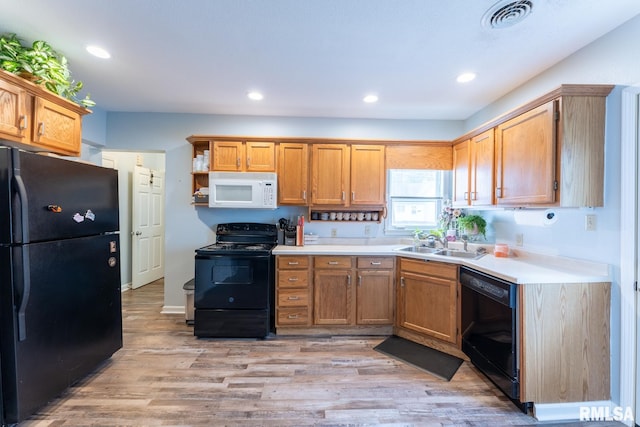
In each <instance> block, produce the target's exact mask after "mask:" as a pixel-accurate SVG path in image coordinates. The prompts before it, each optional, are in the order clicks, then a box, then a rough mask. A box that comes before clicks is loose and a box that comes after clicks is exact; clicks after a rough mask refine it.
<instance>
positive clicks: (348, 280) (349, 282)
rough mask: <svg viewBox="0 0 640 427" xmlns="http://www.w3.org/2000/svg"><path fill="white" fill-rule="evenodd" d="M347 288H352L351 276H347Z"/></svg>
mask: <svg viewBox="0 0 640 427" xmlns="http://www.w3.org/2000/svg"><path fill="white" fill-rule="evenodd" d="M347 286H351V275H350V274H347Z"/></svg>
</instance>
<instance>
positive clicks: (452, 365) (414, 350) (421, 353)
mask: <svg viewBox="0 0 640 427" xmlns="http://www.w3.org/2000/svg"><path fill="white" fill-rule="evenodd" d="M373 349H374V350H376V351H378V352H380V353H383V354H386V355H387V356H390V357H393V358H394V359H398V360H400V361H402V362H405V363H408V364H409V365H412V366H415V367H416V368H418V369H422V370H423V371H426V372H428V373H430V374H433V375H435V376H436V377H439V378H442V379H444V380H447V381H449V380H451V378H452V377H453V375H454V374H455V373H456V371H457V370H458V368H459V367H460V364H461V363H462V359H459V358H457V357H455V356H451V355H450V354H446V353H443V352H441V351H438V350H434V349H432V348H429V347H425V346H423V345H421V344H418V343H415V342H413V341H409V340H406V339H404V338H400V337H397V336H395V335H393V336H390V337H389V338H387V339H386V340H384V341H382V342H381V343H380V344H378V345H377V346H375V347H374V348H373Z"/></svg>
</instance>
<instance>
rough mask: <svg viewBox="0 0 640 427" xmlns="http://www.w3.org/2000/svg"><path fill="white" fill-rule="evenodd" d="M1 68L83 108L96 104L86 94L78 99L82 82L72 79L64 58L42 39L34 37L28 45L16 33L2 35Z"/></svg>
mask: <svg viewBox="0 0 640 427" xmlns="http://www.w3.org/2000/svg"><path fill="white" fill-rule="evenodd" d="M0 68H2V69H3V70H5V71H8V72H10V73H13V74H16V75H18V76H20V77H22V78H24V79H26V80H30V81H32V82H33V83H35V84H38V85H42V86H43V87H45V88H46V89H47V90H49V91H50V92H53V93H55V94H57V95H60V96H62V97H63V98H66V99H68V100H70V101H73V102H75V103H76V104H79V105H81V106H83V107H85V108H88V107H93V106H95V105H96V103H95V102H93V100H91V99H90V97H89V95H87V96H85V98H83V99H79V98H78V92H80V90H81V89H82V86H83V84H82V82H80V81H78V82H77V81H75V80H73V78H72V77H71V71H70V70H69V64H68V62H67V58H66V57H65V56H64V55H62V54H60V53H58V52H56V51H55V50H54V49H53V48H52V47H51V45H50V44H49V43H47V42H45V41H42V40H36V41H34V42H33V44H32V45H31V46H25V45H23V44H22V42H21V41H20V39H19V38H18V36H17V35H15V34H3V35H1V36H0Z"/></svg>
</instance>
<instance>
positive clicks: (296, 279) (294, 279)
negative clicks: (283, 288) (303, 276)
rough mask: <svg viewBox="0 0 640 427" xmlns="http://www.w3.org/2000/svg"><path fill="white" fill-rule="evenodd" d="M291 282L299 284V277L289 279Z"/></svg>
mask: <svg viewBox="0 0 640 427" xmlns="http://www.w3.org/2000/svg"><path fill="white" fill-rule="evenodd" d="M289 281H290V282H297V281H298V278H297V277H289Z"/></svg>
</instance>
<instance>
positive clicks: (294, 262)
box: [288, 261, 298, 265]
mask: <svg viewBox="0 0 640 427" xmlns="http://www.w3.org/2000/svg"><path fill="white" fill-rule="evenodd" d="M288 264H289V265H298V261H289V262H288Z"/></svg>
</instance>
